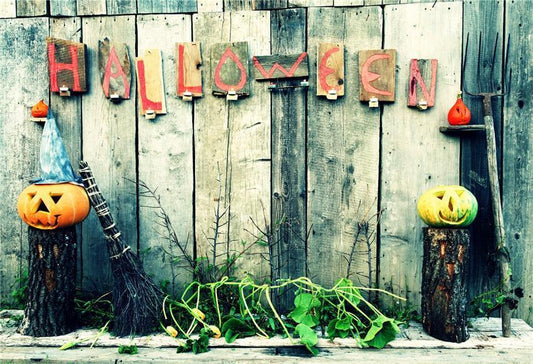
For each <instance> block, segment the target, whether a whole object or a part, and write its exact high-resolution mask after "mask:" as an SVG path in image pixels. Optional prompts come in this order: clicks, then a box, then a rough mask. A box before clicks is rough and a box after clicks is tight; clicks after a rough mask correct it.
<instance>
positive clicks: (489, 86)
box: [461, 32, 513, 115]
mask: <svg viewBox="0 0 533 364" xmlns="http://www.w3.org/2000/svg"><path fill="white" fill-rule="evenodd" d="M469 37H470V34H467V35H466V46H465V53H464V58H463V65H462V74H463V79H462V82H461V86H462V87H461V88H462V89H463V91H464V92H465V93H466V94H467V95H469V96H472V97H476V98H483V99H484V102H483V104H484V114H485V115H487V112H491V110H490V108H491V102H490V101H491V99H492V98H493V97H503V96H505V95H506V94H508V93H509V91H510V85H511V78H512V73H513V71H512V69H509V67H508V61H509V57H508V55H509V45H510V35H509V36H508V37H507V42H506V44H505V52H504V54H503V58H502V65H503V66H502V74H503V82H502V85H501V87H500V86H499V85H496V83H495V81H494V72H495V70H496V63H497V62H496V60H497V51H498V42H499V33H496V39H495V41H494V45H493V48H492V53H491V55H492V56H491V59H490V63H489V65H488V67H489V77H488V78H489V80H488V82H487V80H484V81H485V82H482V81H483V80H482V78H483V77H482V76H481V66H482V65H481V64H482V54H483V41H482V33H481V32H480V33H479V41H478V52H477V66H476V87H477V89H475V90H474V89H471V88H470V86H471V85H469V86H468V87H467V86H466V85H465V82H464V74H465V69H466V66H467V62H468V53H469V52H468V45H469ZM482 84H483V85H484V86H482ZM484 87H486V89H484ZM487 108H489V110H487Z"/></svg>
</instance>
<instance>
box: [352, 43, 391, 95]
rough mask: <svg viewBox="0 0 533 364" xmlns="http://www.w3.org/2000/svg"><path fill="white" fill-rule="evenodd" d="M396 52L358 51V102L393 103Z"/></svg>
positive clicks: (388, 50) (387, 50) (386, 50)
mask: <svg viewBox="0 0 533 364" xmlns="http://www.w3.org/2000/svg"><path fill="white" fill-rule="evenodd" d="M395 68H396V50H395V49H380V50H369V51H359V100H360V101H369V100H370V99H371V98H377V100H379V101H394V97H395V96H394V90H395V85H396V72H395V71H396V70H395Z"/></svg>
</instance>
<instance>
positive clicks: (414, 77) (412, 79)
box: [408, 59, 437, 107]
mask: <svg viewBox="0 0 533 364" xmlns="http://www.w3.org/2000/svg"><path fill="white" fill-rule="evenodd" d="M417 84H418V86H420V89H421V90H422V93H423V94H424V99H425V100H426V101H427V103H428V105H427V106H428V107H431V106H433V105H435V85H436V84H437V60H436V59H432V60H431V89H430V91H429V92H428V88H427V86H426V83H425V82H424V79H423V78H422V75H421V74H420V69H419V68H418V60H417V59H412V60H411V71H410V74H409V103H408V105H409V106H416V105H417V101H418V100H417V99H416V85H417Z"/></svg>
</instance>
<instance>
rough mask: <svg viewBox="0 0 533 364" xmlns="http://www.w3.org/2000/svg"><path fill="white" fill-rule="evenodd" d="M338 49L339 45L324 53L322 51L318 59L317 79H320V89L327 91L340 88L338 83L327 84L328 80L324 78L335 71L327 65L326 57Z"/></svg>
mask: <svg viewBox="0 0 533 364" xmlns="http://www.w3.org/2000/svg"><path fill="white" fill-rule="evenodd" d="M338 51H340V48H339V47H335V48H331V49H330V50H328V51H327V52H326V53H324V56H323V57H322V59H321V60H320V67H319V68H318V79H319V80H320V87H322V90H324V91H329V90H332V89H334V90H337V91H339V90H340V89H341V86H340V85H335V86H330V85H328V81H327V80H326V77H328V76H329V75H331V74H332V73H334V72H335V70H334V69H333V68H330V67H328V66H327V63H328V58H329V57H330V56H331V55H332V54H333V53H335V52H338Z"/></svg>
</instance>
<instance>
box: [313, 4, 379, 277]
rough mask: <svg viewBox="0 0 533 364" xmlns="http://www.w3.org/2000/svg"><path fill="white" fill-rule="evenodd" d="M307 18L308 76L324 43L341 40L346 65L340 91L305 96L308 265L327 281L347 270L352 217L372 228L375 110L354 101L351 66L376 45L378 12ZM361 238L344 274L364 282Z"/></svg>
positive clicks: (316, 12)
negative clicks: (332, 95)
mask: <svg viewBox="0 0 533 364" xmlns="http://www.w3.org/2000/svg"><path fill="white" fill-rule="evenodd" d="M308 21H309V25H308V51H309V60H310V63H311V64H310V67H309V68H310V70H311V72H312V74H311V77H310V79H311V80H315V79H316V74H314V73H315V72H316V63H315V62H317V57H316V54H317V49H318V45H319V44H320V43H323V42H332V41H335V42H342V43H344V47H345V48H344V49H345V57H344V59H345V68H346V69H347V70H352V73H351V76H349V77H347V78H346V79H345V84H344V86H345V90H346V96H345V97H342V98H339V99H338V100H336V101H329V100H326V99H325V98H319V97H310V98H309V99H308V109H307V113H308V146H307V148H308V161H307V163H308V167H307V168H308V171H307V173H308V187H307V188H308V204H307V206H308V210H307V218H308V221H307V224H308V229H309V230H310V236H309V241H308V247H307V256H308V268H309V275H310V277H311V278H312V279H316V280H317V282H318V283H320V284H322V285H325V286H330V285H332V284H333V283H334V281H335V280H337V279H339V278H340V277H344V276H346V272H347V268H348V267H347V263H346V260H345V258H346V255H347V254H349V253H350V251H351V247H352V244H353V242H354V239H355V235H356V234H355V233H356V229H357V225H358V223H359V222H362V221H363V220H365V219H366V220H369V222H370V226H369V228H370V231H375V229H376V226H375V214H376V212H377V208H378V206H377V203H376V199H377V193H378V172H379V128H380V125H379V124H380V121H379V113H377V112H376V110H375V109H369V108H368V107H367V106H366V105H365V104H362V103H360V102H359V101H358V99H357V97H358V92H357V90H358V81H357V71H356V70H357V69H358V67H357V64H358V51H359V50H362V49H376V48H379V47H380V46H381V38H382V29H381V23H382V11H381V8H379V7H365V8H346V9H342V8H310V9H308ZM314 87H316V86H314ZM312 88H313V86H312ZM360 244H361V242H359V243H358V245H357V247H356V252H355V254H354V259H353V263H352V266H351V269H350V271H351V275H350V278H352V279H354V281H355V282H357V283H361V284H365V285H367V284H368V279H369V277H368V263H367V261H368V259H367V258H368V256H367V253H366V251H365V249H364V247H363V246H361V245H360ZM375 250H376V247H375V245H374V246H373V251H372V252H371V254H370V256H371V258H370V261H371V263H372V270H375V268H376V266H375V263H376V262H375V257H376V251H375ZM359 272H361V274H358V273H359ZM371 276H372V277H373V279H372V281H373V284H374V283H375V277H374V274H372V275H371Z"/></svg>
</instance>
